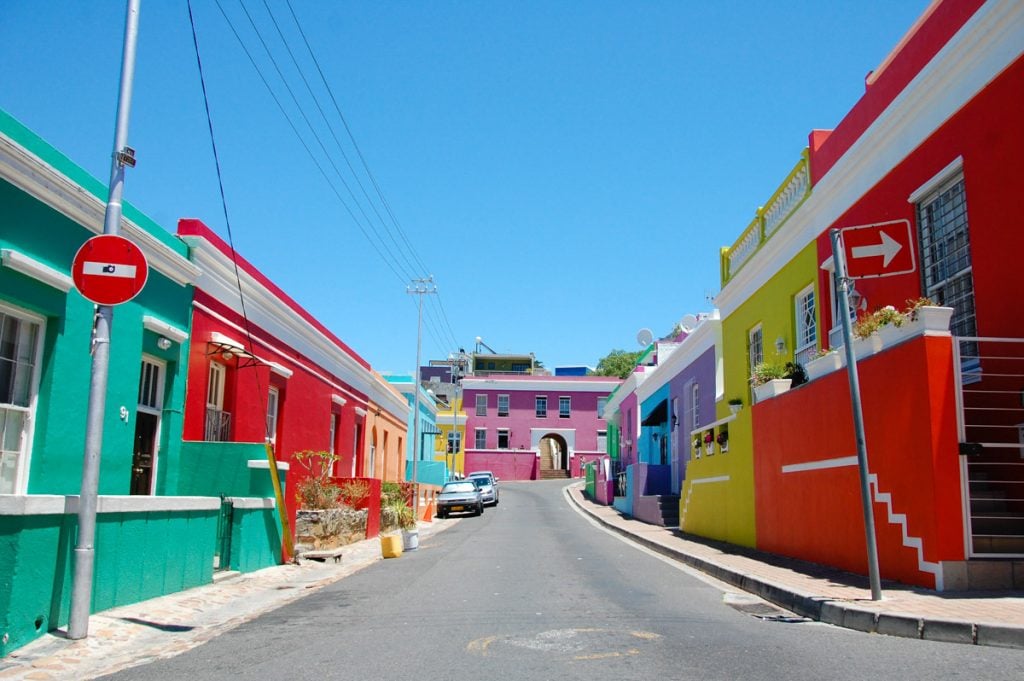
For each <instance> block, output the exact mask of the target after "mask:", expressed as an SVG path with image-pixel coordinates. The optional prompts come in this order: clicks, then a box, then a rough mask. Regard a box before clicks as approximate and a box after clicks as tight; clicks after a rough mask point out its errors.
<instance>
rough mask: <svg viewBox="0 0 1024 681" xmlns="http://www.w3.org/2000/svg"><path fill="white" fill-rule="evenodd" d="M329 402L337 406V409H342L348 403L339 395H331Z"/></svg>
mask: <svg viewBox="0 0 1024 681" xmlns="http://www.w3.org/2000/svg"><path fill="white" fill-rule="evenodd" d="M331 402H333V403H334V404H336V405H338V406H339V407H344V406H345V403H346V402H348V400H346V399H345V398H344V397H342V396H341V395H331Z"/></svg>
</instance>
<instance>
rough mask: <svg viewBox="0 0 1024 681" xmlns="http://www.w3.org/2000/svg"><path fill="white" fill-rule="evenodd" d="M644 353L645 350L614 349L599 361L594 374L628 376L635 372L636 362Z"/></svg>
mask: <svg viewBox="0 0 1024 681" xmlns="http://www.w3.org/2000/svg"><path fill="white" fill-rule="evenodd" d="M643 353H644V351H643V350H637V351H636V352H626V351H625V350H612V351H611V352H609V353H608V354H607V355H605V356H604V357H602V358H601V360H600V361H599V362H598V363H597V368H596V369H595V370H594V375H595V376H616V377H618V378H626V377H627V376H629V375H630V374H631V373H633V369H635V368H636V363H637V362H638V361H639V360H640V356H641V355H642V354H643Z"/></svg>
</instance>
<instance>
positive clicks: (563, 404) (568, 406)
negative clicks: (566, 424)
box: [558, 397, 572, 419]
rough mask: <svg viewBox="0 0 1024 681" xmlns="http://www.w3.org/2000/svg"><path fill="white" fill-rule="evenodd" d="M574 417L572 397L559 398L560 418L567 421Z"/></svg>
mask: <svg viewBox="0 0 1024 681" xmlns="http://www.w3.org/2000/svg"><path fill="white" fill-rule="evenodd" d="M571 415H572V398H571V397H559V398H558V418H560V419H567V418H569V416H571Z"/></svg>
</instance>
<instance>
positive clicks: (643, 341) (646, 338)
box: [636, 329, 654, 348]
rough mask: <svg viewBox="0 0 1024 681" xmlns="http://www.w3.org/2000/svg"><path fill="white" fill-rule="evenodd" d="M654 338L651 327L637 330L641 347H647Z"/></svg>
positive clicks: (637, 339)
mask: <svg viewBox="0 0 1024 681" xmlns="http://www.w3.org/2000/svg"><path fill="white" fill-rule="evenodd" d="M653 340H654V332H653V331H651V330H650V329H640V330H639V331H637V332H636V342H637V343H639V344H640V347H642V348H646V347H647V346H648V345H650V344H651V341H653Z"/></svg>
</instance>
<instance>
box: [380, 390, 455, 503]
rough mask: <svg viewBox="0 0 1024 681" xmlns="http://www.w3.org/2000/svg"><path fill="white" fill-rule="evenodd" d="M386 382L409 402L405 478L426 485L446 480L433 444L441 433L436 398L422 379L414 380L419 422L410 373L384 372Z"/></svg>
mask: <svg viewBox="0 0 1024 681" xmlns="http://www.w3.org/2000/svg"><path fill="white" fill-rule="evenodd" d="M385 378H386V379H387V381H388V383H390V384H391V385H392V386H394V387H395V388H397V389H398V391H399V392H401V393H402V396H403V397H404V398H405V400H406V402H407V403H408V404H409V421H408V423H407V424H406V425H407V429H408V432H409V433H410V437H409V439H408V442H407V444H406V446H405V452H404V453H405V479H406V480H414V479H415V481H417V482H421V483H424V484H427V485H435V486H440V485H443V484H444V483H445V482H447V480H448V470H447V466H446V465H445V461H444V457H443V456H440V454H441V452H438V451H435V449H436V448H437V442H438V440H437V436H438V435H439V434H440V433H441V431H440V430H438V428H437V402H436V400H435V398H434V395H433V393H432V392H430V390H429V388H426V387H424V385H423V384H422V383H417V384H416V391H417V392H418V393H419V396H418V397H419V412H420V417H419V423H418V424H417V423H416V421H415V419H414V418H413V410H414V409H415V406H414V402H415V400H416V397H417V396H416V394H415V393H414V392H413V379H412V376H411V375H408V374H406V375H385ZM417 427H418V430H417ZM413 437H416V438H419V439H418V440H417V442H418V449H417V451H416V452H415V456H416V467H415V475H413V455H414V452H413Z"/></svg>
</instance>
